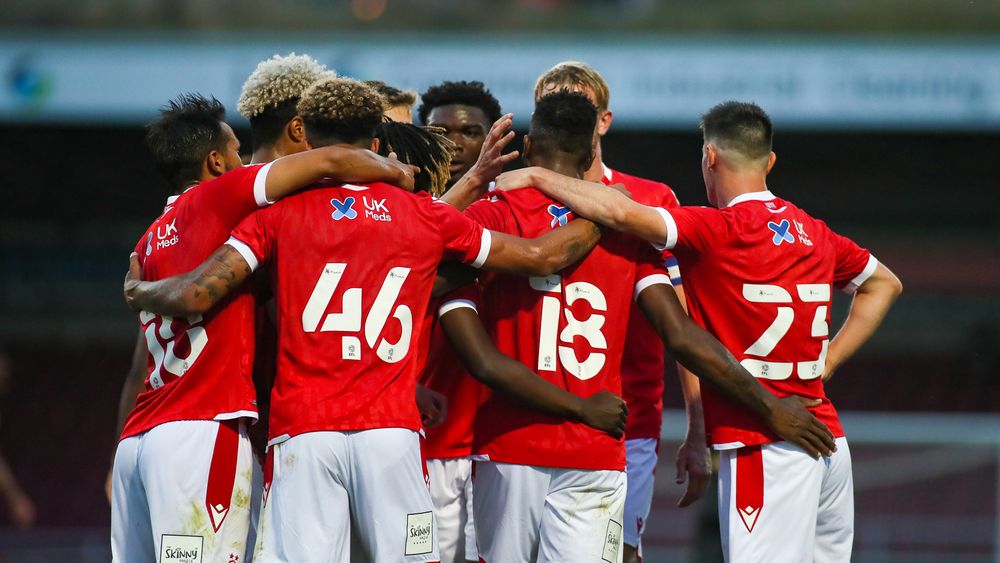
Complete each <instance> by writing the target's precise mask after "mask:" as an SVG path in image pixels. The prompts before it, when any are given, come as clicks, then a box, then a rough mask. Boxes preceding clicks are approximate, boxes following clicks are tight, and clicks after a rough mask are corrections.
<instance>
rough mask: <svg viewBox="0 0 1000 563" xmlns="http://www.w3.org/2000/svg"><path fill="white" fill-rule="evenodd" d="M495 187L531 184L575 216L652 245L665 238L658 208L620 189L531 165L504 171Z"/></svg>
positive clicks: (663, 225)
mask: <svg viewBox="0 0 1000 563" xmlns="http://www.w3.org/2000/svg"><path fill="white" fill-rule="evenodd" d="M496 186H497V188H498V189H501V190H505V191H510V190H516V189H521V188H526V187H534V188H536V189H538V190H539V191H541V192H542V193H544V194H546V195H547V196H549V197H551V198H552V199H555V200H556V201H561V202H562V203H564V204H565V205H567V206H568V207H569V208H570V209H572V210H573V212H574V213H576V214H577V215H578V216H580V217H583V218H585V219H590V220H591V221H594V222H595V223H599V224H601V225H604V226H605V227H610V228H612V229H614V230H616V231H622V232H626V233H630V234H633V235H635V236H638V237H640V238H643V239H645V240H648V241H650V242H653V243H654V244H663V241H664V240H666V238H667V227H666V224H665V223H664V219H663V217H662V216H661V215H660V212H659V211H657V208H655V207H649V206H646V205H642V204H640V203H636V202H634V201H632V200H631V199H630V198H629V197H628V196H627V195H626V194H625V193H624V192H623V191H621V190H617V189H606V186H604V185H603V184H599V183H594V182H587V181H585V180H580V179H576V178H570V177H569V176H563V175H562V174H558V173H555V172H552V171H550V170H546V169H544V168H538V167H531V168H523V169H521V170H514V171H512V172H504V173H503V174H501V175H500V176H499V177H498V178H497V181H496Z"/></svg>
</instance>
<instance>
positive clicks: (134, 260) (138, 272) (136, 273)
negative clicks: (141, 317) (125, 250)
mask: <svg viewBox="0 0 1000 563" xmlns="http://www.w3.org/2000/svg"><path fill="white" fill-rule="evenodd" d="M141 281H142V266H140V265H139V255H138V254H136V253H135V252H133V253H132V254H130V255H129V257H128V273H127V274H125V288H124V291H125V303H128V306H129V307H130V308H131V309H132V310H133V311H139V307H138V305H136V303H135V296H134V293H135V288H136V287H138V286H139V282H141Z"/></svg>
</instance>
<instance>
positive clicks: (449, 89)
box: [417, 80, 501, 130]
mask: <svg viewBox="0 0 1000 563" xmlns="http://www.w3.org/2000/svg"><path fill="white" fill-rule="evenodd" d="M452 104H461V105H463V106H472V107H475V108H479V109H481V110H483V113H484V114H485V115H486V119H488V120H489V121H490V122H489V123H487V124H486V129H487V130H489V128H490V125H492V124H493V122H494V121H496V120H498V119H500V115H501V113H500V102H498V101H497V99H496V98H495V97H494V96H493V94H491V93H490V91H489V90H487V89H486V86H484V85H483V83H482V82H479V81H478V80H474V81H471V82H467V81H465V80H462V81H460V82H442V83H441V84H438V85H437V86H431V87H430V88H428V89H427V91H426V92H424V93H423V94H421V95H420V107H419V108H417V116H419V117H420V123H422V124H424V125H427V116H428V115H430V113H431V110H432V109H434V108H436V107H440V106H449V105H452Z"/></svg>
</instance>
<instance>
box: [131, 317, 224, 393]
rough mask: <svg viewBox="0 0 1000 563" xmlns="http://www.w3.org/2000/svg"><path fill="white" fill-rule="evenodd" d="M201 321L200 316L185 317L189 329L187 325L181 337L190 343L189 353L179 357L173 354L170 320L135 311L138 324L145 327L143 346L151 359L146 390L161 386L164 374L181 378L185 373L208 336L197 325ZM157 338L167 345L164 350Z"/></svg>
mask: <svg viewBox="0 0 1000 563" xmlns="http://www.w3.org/2000/svg"><path fill="white" fill-rule="evenodd" d="M201 321H202V317H201V315H194V316H191V317H188V318H187V322H188V324H189V325H191V326H188V329H187V330H186V331H184V332H183V333H182V334H186V335H187V337H188V341H190V342H191V350H190V351H188V354H187V356H185V357H183V358H179V357H177V354H176V351H175V345H176V343H177V336H178V335H177V334H175V333H174V327H173V324H174V318H173V317H168V316H162V317H161V316H159V315H154V314H153V313H149V312H147V311H140V312H139V322H141V323H142V325H143V326H144V327H146V328H145V335H146V346H147V347H148V348H149V354H150V355H151V356H152V357H153V371H152V372H150V374H149V386H150V387H152V388H153V389H159V388H160V387H163V374H164V372H167V373H170V374H173V375H175V376H177V377H181V376H183V375H184V374H185V373H187V370H189V369H191V366H192V365H194V362H195V361H196V360H197V359H198V356H200V355H201V352H202V350H204V349H205V345H206V344H208V333H207V332H205V327H203V326H201V325H198V324H197V323H200V322H201ZM161 339H162V340H163V341H165V342H166V343H167V347H166V348H164V347H163V345H162V344H160V340H161Z"/></svg>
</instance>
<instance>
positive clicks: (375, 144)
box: [372, 137, 380, 152]
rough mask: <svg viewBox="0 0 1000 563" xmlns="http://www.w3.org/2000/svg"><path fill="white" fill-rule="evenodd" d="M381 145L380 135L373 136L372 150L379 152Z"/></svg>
mask: <svg viewBox="0 0 1000 563" xmlns="http://www.w3.org/2000/svg"><path fill="white" fill-rule="evenodd" d="M379 146H380V143H379V140H378V137H375V138H373V139H372V152H378V148H379Z"/></svg>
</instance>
